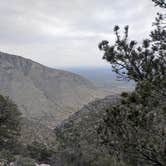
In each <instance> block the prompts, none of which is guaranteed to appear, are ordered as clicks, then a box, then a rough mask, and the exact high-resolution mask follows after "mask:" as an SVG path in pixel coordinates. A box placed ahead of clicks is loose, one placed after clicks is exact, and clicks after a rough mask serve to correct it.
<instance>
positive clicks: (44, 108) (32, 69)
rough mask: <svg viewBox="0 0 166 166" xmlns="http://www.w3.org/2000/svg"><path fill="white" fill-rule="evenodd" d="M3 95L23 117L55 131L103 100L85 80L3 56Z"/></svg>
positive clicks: (0, 74)
mask: <svg viewBox="0 0 166 166" xmlns="http://www.w3.org/2000/svg"><path fill="white" fill-rule="evenodd" d="M0 93H1V94H2V95H6V96H9V97H10V98H11V99H12V100H13V101H14V102H15V103H16V104H17V105H18V106H19V108H20V110H21V112H22V113H23V116H24V117H25V118H26V119H28V120H31V121H32V120H33V121H35V122H37V123H39V122H40V123H42V124H47V126H48V127H49V128H52V127H53V126H55V125H56V124H58V123H60V122H61V121H62V120H64V119H65V118H67V117H68V116H69V115H71V114H72V113H74V112H75V111H77V110H79V108H80V107H82V106H83V105H84V104H87V103H88V102H89V101H91V100H94V99H95V98H96V97H97V98H98V97H103V96H105V93H103V92H101V91H100V90H98V89H97V88H96V87H94V86H93V84H92V83H91V82H90V81H89V80H86V79H85V78H83V77H81V76H79V75H76V74H73V73H70V72H67V71H62V70H56V69H51V68H48V67H45V66H43V65H41V64H39V63H36V62H33V61H31V60H29V59H25V58H22V57H19V56H15V55H10V54H6V53H2V52H0Z"/></svg>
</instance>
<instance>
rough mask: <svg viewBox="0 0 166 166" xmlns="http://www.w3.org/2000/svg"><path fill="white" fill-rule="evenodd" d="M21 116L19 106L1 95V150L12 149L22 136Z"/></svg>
mask: <svg viewBox="0 0 166 166" xmlns="http://www.w3.org/2000/svg"><path fill="white" fill-rule="evenodd" d="M20 115H21V113H20V112H19V111H18V108H17V105H16V104H14V103H13V102H12V101H11V100H10V99H9V98H8V97H4V96H2V95H0V148H1V149H3V148H6V149H11V148H12V146H13V145H14V144H16V138H17V136H19V135H20Z"/></svg>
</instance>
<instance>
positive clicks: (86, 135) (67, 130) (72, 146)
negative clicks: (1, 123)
mask: <svg viewBox="0 0 166 166" xmlns="http://www.w3.org/2000/svg"><path fill="white" fill-rule="evenodd" d="M120 99H121V97H120V96H118V95H116V96H107V97H106V98H104V99H98V100H95V101H93V102H90V103H89V104H88V105H86V106H84V107H82V109H81V110H80V111H78V112H76V113H75V114H73V115H72V116H70V117H69V118H68V119H67V120H65V121H64V122H63V123H61V124H60V125H59V126H57V128H56V129H55V133H56V136H57V141H58V142H59V150H58V153H57V154H56V156H55V157H54V159H53V165H58V166H63V165H72V166H77V165H80V166H83V165H87V166H90V165H95V166H100V165H110V163H112V162H113V161H110V160H111V159H110V156H107V155H108V152H106V151H107V150H106V149H105V148H104V147H103V146H101V144H100V143H101V142H100V139H99V137H98V134H97V129H98V127H99V124H101V121H102V120H103V116H104V114H105V110H106V109H110V107H113V106H115V105H116V104H118V103H120ZM107 162H108V164H106V163H107Z"/></svg>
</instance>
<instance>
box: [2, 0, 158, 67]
mask: <svg viewBox="0 0 166 166" xmlns="http://www.w3.org/2000/svg"><path fill="white" fill-rule="evenodd" d="M157 11H159V9H158V8H157V7H154V4H153V3H152V2H151V0H0V22H1V23H0V50H1V51H3V52H8V53H13V54H17V55H20V56H24V57H27V58H30V59H32V60H35V61H37V62H39V63H42V64H44V65H47V66H51V67H62V66H66V67H70V66H103V65H106V62H104V61H103V60H102V59H101V57H102V52H100V51H99V50H98V43H99V42H100V41H101V40H103V39H107V40H110V41H112V42H113V41H114V39H115V37H114V34H113V27H114V25H116V24H118V25H120V26H122V27H123V26H124V25H129V26H130V37H131V38H133V39H138V40H141V39H142V38H144V36H147V35H148V33H149V31H150V29H151V25H152V22H153V21H154V17H155V15H156V12H157Z"/></svg>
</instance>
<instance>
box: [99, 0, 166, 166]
mask: <svg viewBox="0 0 166 166" xmlns="http://www.w3.org/2000/svg"><path fill="white" fill-rule="evenodd" d="M153 1H154V2H155V4H156V5H157V6H160V7H161V8H166V3H165V1H162V0H153ZM165 20H166V17H165V15H164V14H159V13H158V14H157V17H156V21H155V23H154V24H153V25H154V26H155V29H154V30H153V31H152V32H151V33H150V37H149V39H146V40H144V41H143V42H142V45H138V44H137V42H136V41H134V40H132V41H129V40H128V29H129V27H128V26H126V27H125V28H124V29H125V34H124V37H123V38H122V37H121V35H120V34H119V30H120V28H119V26H115V28H114V32H115V35H116V42H115V44H114V45H109V42H108V41H102V42H101V43H100V44H99V49H100V50H103V51H104V56H103V59H105V60H106V61H108V62H109V63H110V64H111V65H112V67H113V71H114V72H116V73H117V75H118V77H119V78H120V79H129V80H134V81H135V82H136V89H135V91H134V92H133V93H131V94H128V93H123V94H122V100H121V104H118V105H116V106H114V107H111V108H110V109H108V110H106V114H105V116H104V118H103V123H101V125H100V127H99V128H98V133H99V136H100V138H101V140H102V144H103V145H105V147H107V149H108V150H109V153H110V155H116V156H117V159H118V160H120V161H124V162H125V163H126V165H131V166H133V165H147V166H148V165H156V166H164V165H166V130H165V129H166V29H165V28H166V26H165Z"/></svg>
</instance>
